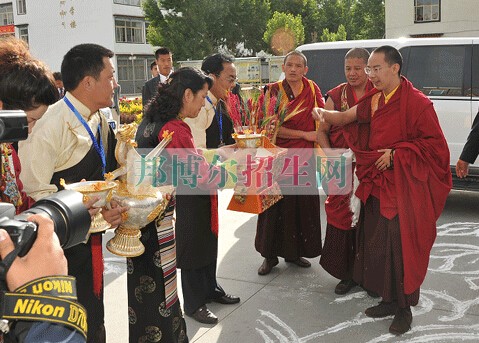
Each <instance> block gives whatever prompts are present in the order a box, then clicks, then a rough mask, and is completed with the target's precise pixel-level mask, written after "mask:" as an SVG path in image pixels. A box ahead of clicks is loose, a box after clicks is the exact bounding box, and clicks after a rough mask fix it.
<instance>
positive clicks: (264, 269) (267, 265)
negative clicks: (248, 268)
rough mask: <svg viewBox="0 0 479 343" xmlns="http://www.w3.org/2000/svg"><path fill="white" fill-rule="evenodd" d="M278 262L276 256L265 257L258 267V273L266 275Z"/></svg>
mask: <svg viewBox="0 0 479 343" xmlns="http://www.w3.org/2000/svg"><path fill="white" fill-rule="evenodd" d="M278 263H279V261H278V258H277V257H272V258H265V259H264V261H263V264H262V265H261V266H260V267H259V269H258V274H259V275H267V274H269V273H271V269H273V267H274V266H276V265H277V264H278Z"/></svg>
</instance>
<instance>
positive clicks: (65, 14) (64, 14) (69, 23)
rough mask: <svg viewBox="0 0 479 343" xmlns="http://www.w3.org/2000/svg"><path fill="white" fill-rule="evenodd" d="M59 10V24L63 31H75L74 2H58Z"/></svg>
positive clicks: (71, 0)
mask: <svg viewBox="0 0 479 343" xmlns="http://www.w3.org/2000/svg"><path fill="white" fill-rule="evenodd" d="M59 1H60V2H59V4H60V10H59V12H58V14H59V15H60V23H61V26H62V27H63V28H64V29H68V28H70V29H75V28H76V27H77V23H76V20H75V13H76V12H75V6H74V4H75V0H59Z"/></svg>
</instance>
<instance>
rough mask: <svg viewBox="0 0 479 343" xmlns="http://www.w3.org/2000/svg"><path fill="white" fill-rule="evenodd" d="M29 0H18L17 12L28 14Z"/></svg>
mask: <svg viewBox="0 0 479 343" xmlns="http://www.w3.org/2000/svg"><path fill="white" fill-rule="evenodd" d="M26 1H27V0H17V14H19V15H20V14H27V4H26Z"/></svg>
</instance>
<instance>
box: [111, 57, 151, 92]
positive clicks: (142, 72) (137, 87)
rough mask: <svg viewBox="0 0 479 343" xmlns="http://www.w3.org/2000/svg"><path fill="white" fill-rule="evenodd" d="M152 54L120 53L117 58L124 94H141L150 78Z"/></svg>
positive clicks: (119, 80)
mask: <svg viewBox="0 0 479 343" xmlns="http://www.w3.org/2000/svg"><path fill="white" fill-rule="evenodd" d="M152 60H153V58H152V57H151V56H135V55H130V56H128V55H119V56H117V59H116V64H117V71H118V83H119V84H120V87H121V94H122V95H139V94H141V89H142V87H143V85H144V84H145V82H146V80H148V79H149V78H150V63H151V61H152Z"/></svg>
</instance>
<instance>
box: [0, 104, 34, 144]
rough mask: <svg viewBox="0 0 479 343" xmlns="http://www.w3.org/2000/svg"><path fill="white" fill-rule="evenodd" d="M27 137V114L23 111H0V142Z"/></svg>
mask: <svg viewBox="0 0 479 343" xmlns="http://www.w3.org/2000/svg"><path fill="white" fill-rule="evenodd" d="M27 137H28V121H27V115H26V114H25V112H23V111H0V143H5V142H7V143H10V142H17V141H21V140H24V139H27Z"/></svg>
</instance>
